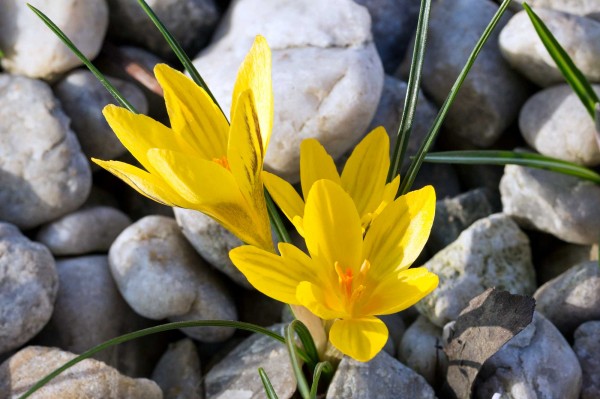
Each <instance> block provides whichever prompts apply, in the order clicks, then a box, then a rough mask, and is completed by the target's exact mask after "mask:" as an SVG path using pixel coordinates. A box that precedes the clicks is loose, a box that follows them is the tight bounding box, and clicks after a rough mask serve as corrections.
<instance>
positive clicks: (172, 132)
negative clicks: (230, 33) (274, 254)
mask: <svg viewBox="0 0 600 399" xmlns="http://www.w3.org/2000/svg"><path fill="white" fill-rule="evenodd" d="M154 71H155V75H156V78H157V80H158V82H159V84H160V85H161V87H162V88H163V91H164V96H165V102H166V106H167V111H168V114H169V119H170V122H171V127H170V128H169V127H166V126H164V125H163V124H161V123H159V122H157V121H155V120H153V119H151V118H149V117H147V116H145V115H139V114H134V113H132V112H130V111H128V110H126V109H124V108H121V107H117V106H113V105H109V106H107V107H106V108H105V109H104V111H103V112H104V116H105V117H106V120H107V121H108V123H109V125H110V126H111V128H112V129H113V130H114V132H115V134H116V135H117V136H118V137H119V139H120V140H121V142H122V143H123V145H124V146H125V147H126V148H127V149H128V150H129V151H130V152H131V154H132V155H133V156H134V157H135V158H136V159H137V160H138V161H139V163H140V164H141V165H142V167H143V168H144V169H140V168H138V167H135V166H133V165H129V164H127V163H123V162H119V161H102V160H98V159H93V161H94V162H96V163H97V164H98V165H100V166H102V167H103V168H105V169H106V170H108V171H109V172H111V173H113V174H114V175H116V176H117V177H119V178H120V179H122V180H123V181H125V182H126V183H127V184H129V185H130V186H131V187H133V188H134V189H136V190H137V191H138V192H140V193H141V194H143V195H145V196H147V197H149V198H151V199H153V200H155V201H157V202H160V203H162V204H165V205H168V206H176V207H181V208H187V209H194V210H197V211H200V212H203V213H205V214H207V215H209V216H211V217H212V218H214V219H215V220H217V221H218V222H219V223H220V224H221V225H222V226H223V227H225V228H226V229H227V230H229V231H231V232H232V233H233V234H235V235H236V236H237V237H238V238H240V239H241V240H242V241H244V242H245V243H248V244H251V245H255V246H257V247H259V248H263V249H266V250H273V243H272V238H271V237H272V236H271V227H270V223H269V218H268V214H267V209H266V204H265V198H264V193H263V181H262V177H261V171H262V168H263V162H264V158H265V152H266V151H267V146H268V144H269V138H270V136H271V130H272V128H273V89H272V83H271V51H270V49H269V47H268V45H267V42H266V40H265V39H264V37H262V36H258V37H257V38H256V40H255V42H254V44H253V46H252V49H251V50H250V52H249V53H248V55H247V56H246V59H245V60H244V62H243V64H242V65H241V67H240V70H239V72H238V76H237V80H236V83H235V87H234V90H233V101H232V106H231V125H229V123H228V121H227V119H226V118H225V116H224V115H223V113H222V112H221V110H220V109H219V108H218V107H217V106H216V105H215V104H214V102H213V100H212V99H211V98H210V96H209V95H208V94H207V93H206V91H204V89H202V88H201V87H199V86H198V85H196V84H195V83H194V82H193V81H192V80H191V79H189V78H188V77H187V76H185V75H184V74H182V73H181V72H178V71H176V70H174V69H172V68H170V67H169V66H167V65H164V64H162V65H157V66H156V67H155V70H154Z"/></svg>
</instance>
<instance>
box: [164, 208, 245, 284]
mask: <svg viewBox="0 0 600 399" xmlns="http://www.w3.org/2000/svg"><path fill="white" fill-rule="evenodd" d="M173 211H174V212H175V219H176V220H177V224H178V225H179V226H180V227H181V231H182V232H183V235H184V236H185V238H187V240H188V241H189V242H190V244H192V246H193V247H194V249H195V250H196V251H198V253H199V254H200V255H201V256H202V258H204V260H206V261H207V262H208V263H210V265H211V266H213V267H214V268H215V269H217V270H218V271H220V272H221V273H224V274H225V275H227V277H229V278H230V279H232V280H233V281H235V282H236V283H237V284H239V285H241V286H242V287H245V288H249V289H252V288H253V287H252V285H251V284H250V283H249V282H248V280H247V279H246V277H245V276H244V275H243V274H242V272H240V271H239V270H238V268H237V267H235V265H234V264H233V263H232V262H231V259H229V251H231V250H232V249H233V248H236V247H239V246H240V245H242V242H241V241H240V239H239V238H237V237H236V236H234V235H233V234H231V233H230V232H229V231H228V230H226V229H225V228H224V227H222V226H221V225H220V224H219V223H217V222H216V221H215V220H214V219H212V218H211V217H209V216H206V215H205V214H203V213H201V212H198V211H194V210H191V209H183V208H173Z"/></svg>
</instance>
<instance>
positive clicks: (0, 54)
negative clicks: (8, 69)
mask: <svg viewBox="0 0 600 399" xmlns="http://www.w3.org/2000/svg"><path fill="white" fill-rule="evenodd" d="M2 57H4V51H2V49H0V58H2Z"/></svg>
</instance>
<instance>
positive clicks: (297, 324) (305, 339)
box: [289, 320, 319, 370]
mask: <svg viewBox="0 0 600 399" xmlns="http://www.w3.org/2000/svg"><path fill="white" fill-rule="evenodd" d="M289 328H290V329H292V330H294V332H295V333H296V334H297V335H298V338H299V339H300V342H301V343H302V347H303V348H304V353H305V354H306V356H307V360H306V361H307V362H308V363H309V367H310V368H311V370H312V369H313V368H314V367H315V366H316V365H317V363H318V362H319V352H318V351H317V347H316V346H315V341H313V338H312V335H310V331H309V330H308V327H306V325H304V323H302V322H301V321H300V320H293V321H292V322H291V323H290V326H289Z"/></svg>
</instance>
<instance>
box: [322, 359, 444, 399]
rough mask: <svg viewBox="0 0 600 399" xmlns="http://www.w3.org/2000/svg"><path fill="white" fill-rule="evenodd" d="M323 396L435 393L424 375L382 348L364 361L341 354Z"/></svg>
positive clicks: (428, 398)
mask: <svg viewBox="0 0 600 399" xmlns="http://www.w3.org/2000/svg"><path fill="white" fill-rule="evenodd" d="M326 398H328V399H334V398H353V399H370V398H390V399H391V398H423V399H434V398H435V393H434V392H433V388H431V386H429V384H427V381H425V379H424V378H423V377H421V376H420V375H419V374H417V373H415V372H414V371H413V370H411V369H410V368H408V367H406V366H405V365H403V364H402V363H400V362H399V361H398V360H396V359H394V358H393V357H392V356H390V355H388V354H387V353H386V352H385V351H382V352H379V354H378V355H377V356H375V357H374V358H373V359H372V360H370V361H369V362H367V363H363V362H359V361H356V360H354V359H351V358H349V357H347V356H344V357H343V358H342V361H341V362H340V364H339V366H338V369H337V371H336V373H335V375H334V377H333V380H332V381H331V385H329V389H327V396H326Z"/></svg>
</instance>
